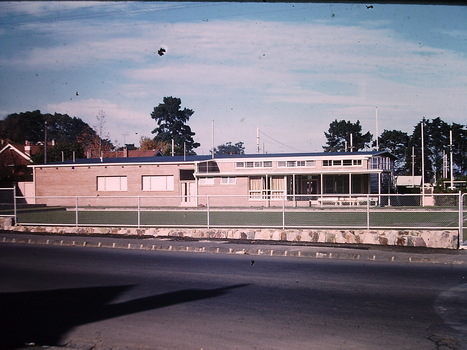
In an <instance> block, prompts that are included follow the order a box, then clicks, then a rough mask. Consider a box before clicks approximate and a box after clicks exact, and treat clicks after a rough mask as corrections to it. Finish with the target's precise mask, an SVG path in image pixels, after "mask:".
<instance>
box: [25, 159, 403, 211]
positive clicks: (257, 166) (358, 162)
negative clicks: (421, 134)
mask: <svg viewBox="0 0 467 350" xmlns="http://www.w3.org/2000/svg"><path fill="white" fill-rule="evenodd" d="M394 159H395V157H394V156H393V155H392V154H391V153H389V152H387V151H369V152H336V153H297V154H290V153H289V154H286V153H284V154H247V155H246V154H245V155H215V156H214V157H212V156H210V155H190V156H173V157H170V156H153V157H135V158H95V159H77V160H75V161H68V162H62V163H53V164H42V165H31V167H32V168H33V178H34V186H33V187H34V190H33V192H34V193H33V194H32V196H36V200H35V203H38V204H39V203H41V204H47V205H74V201H73V200H72V199H71V198H70V196H72V197H79V201H80V206H82V205H87V206H94V205H96V206H101V205H108V206H121V207H124V206H125V205H127V204H128V205H129V203H130V202H131V203H133V202H134V201H133V199H131V197H138V198H139V199H138V200H139V201H140V205H142V206H145V207H146V206H154V207H184V206H193V207H204V206H208V205H209V206H219V207H271V206H283V205H287V206H322V205H367V204H370V203H367V202H369V201H371V205H377V204H378V198H379V197H378V195H381V194H385V193H388V191H389V190H390V188H391V187H392V183H393V176H392V169H393V161H394ZM370 195H371V198H370ZM58 197H62V198H58ZM65 197H67V198H65ZM284 203H286V204H284Z"/></svg>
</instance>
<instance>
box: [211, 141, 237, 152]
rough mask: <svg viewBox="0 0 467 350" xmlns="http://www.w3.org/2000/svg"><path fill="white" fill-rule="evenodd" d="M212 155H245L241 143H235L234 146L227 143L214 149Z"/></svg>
mask: <svg viewBox="0 0 467 350" xmlns="http://www.w3.org/2000/svg"><path fill="white" fill-rule="evenodd" d="M214 154H245V146H243V142H237V143H236V144H235V145H232V142H227V143H225V144H223V145H219V146H217V147H216V148H214Z"/></svg>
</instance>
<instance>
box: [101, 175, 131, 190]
mask: <svg viewBox="0 0 467 350" xmlns="http://www.w3.org/2000/svg"><path fill="white" fill-rule="evenodd" d="M97 190H98V191H127V190H128V187H127V177H126V176H98V177H97Z"/></svg>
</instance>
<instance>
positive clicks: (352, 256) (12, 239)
mask: <svg viewBox="0 0 467 350" xmlns="http://www.w3.org/2000/svg"><path fill="white" fill-rule="evenodd" d="M0 243H12V244H39V245H60V246H70V247H88V248H100V249H142V250H154V251H166V252H170V251H178V252H197V253H206V254H207V253H210V254H244V255H250V256H252V257H254V256H259V255H264V256H273V257H296V258H307V259H335V260H361V261H379V262H395V263H431V264H454V265H467V250H451V249H433V248H424V247H398V246H376V245H350V244H349V245H341V244H339V245H336V244H311V243H288V242H272V241H251V240H200V239H188V238H176V237H167V238H150V237H141V238H137V237H123V236H108V235H106V236H74V235H44V234H22V233H15V232H11V231H0Z"/></svg>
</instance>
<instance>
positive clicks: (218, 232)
mask: <svg viewBox="0 0 467 350" xmlns="http://www.w3.org/2000/svg"><path fill="white" fill-rule="evenodd" d="M12 224H13V223H12V220H11V219H10V218H0V228H1V227H3V229H4V230H12V231H18V232H37V233H48V234H80V235H97V234H112V235H135V236H153V237H167V236H170V237H193V238H217V239H246V240H271V241H285V242H310V243H346V244H375V245H396V246H407V247H427V248H447V249H457V248H458V232H457V230H455V229H454V230H329V229H326V230H324V229H323V230H318V229H299V230H298V229H297V230H280V229H188V228H187V229H180V228H103V227H51V226H20V225H18V226H14V225H12Z"/></svg>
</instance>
